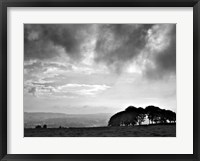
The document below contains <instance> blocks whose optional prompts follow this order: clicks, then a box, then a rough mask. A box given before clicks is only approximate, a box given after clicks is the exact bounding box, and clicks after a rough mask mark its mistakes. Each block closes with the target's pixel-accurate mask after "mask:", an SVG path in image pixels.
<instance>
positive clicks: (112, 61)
mask: <svg viewBox="0 0 200 161" xmlns="http://www.w3.org/2000/svg"><path fill="white" fill-rule="evenodd" d="M151 26H152V25H148V24H146V25H137V24H123V25H121V24H113V25H100V26H99V30H98V39H97V43H96V49H95V50H96V58H95V60H96V62H101V63H105V64H106V65H107V66H109V67H111V68H112V69H114V70H115V71H118V72H120V71H121V70H122V69H123V67H124V65H125V64H127V62H129V61H130V60H132V59H133V58H135V57H137V56H138V55H139V54H140V53H141V50H142V49H144V48H145V45H146V43H147V39H146V35H147V31H148V29H150V28H151Z"/></svg>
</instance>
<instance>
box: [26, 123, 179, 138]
mask: <svg viewBox="0 0 200 161" xmlns="http://www.w3.org/2000/svg"><path fill="white" fill-rule="evenodd" d="M24 136H25V137H176V125H143V126H134V127H131V126H129V127H87V128H63V129H59V128H49V129H25V130H24Z"/></svg>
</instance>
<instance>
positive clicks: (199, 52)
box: [0, 0, 200, 161]
mask: <svg viewBox="0 0 200 161" xmlns="http://www.w3.org/2000/svg"><path fill="white" fill-rule="evenodd" d="M8 7H193V83H194V86H193V111H194V112H193V118H194V119H193V154H126V155H125V154H104V155H102V154H62V155H58V154H56V155H54V154H48V155H47V154H30V155H29V154H26V155H24V154H7V94H8V93H7V81H8V80H7V70H8V68H7V8H8ZM0 14H1V15H0V21H1V27H0V37H1V43H0V50H1V52H0V69H1V70H0V159H1V160H4V161H9V160H12V161H21V160H26V161H29V160H37V161H39V160H70V161H72V160H76V161H78V160H80V161H81V160H105V161H108V160H110V161H111V160H113V161H114V160H115V161H122V160H140V161H146V160H149V161H150V160H152V161H153V160H155V159H156V160H161V161H168V160H170V161H173V160H176V161H177V160H181V161H192V160H193V161H198V160H200V159H199V158H200V139H199V136H200V110H199V108H200V99H199V91H200V86H199V80H200V75H198V74H199V72H200V2H199V0H26V1H25V0H1V2H0Z"/></svg>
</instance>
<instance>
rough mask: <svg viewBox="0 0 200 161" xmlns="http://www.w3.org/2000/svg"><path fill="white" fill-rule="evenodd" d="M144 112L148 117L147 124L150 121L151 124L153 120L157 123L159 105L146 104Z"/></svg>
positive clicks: (159, 113) (159, 115)
mask: <svg viewBox="0 0 200 161" xmlns="http://www.w3.org/2000/svg"><path fill="white" fill-rule="evenodd" d="M145 112H146V114H147V117H148V119H149V124H150V121H151V123H152V124H153V122H155V123H158V122H159V121H160V119H161V109H160V108H159V107H156V106H153V105H151V106H147V107H146V108H145Z"/></svg>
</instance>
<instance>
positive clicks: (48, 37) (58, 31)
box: [24, 24, 92, 60]
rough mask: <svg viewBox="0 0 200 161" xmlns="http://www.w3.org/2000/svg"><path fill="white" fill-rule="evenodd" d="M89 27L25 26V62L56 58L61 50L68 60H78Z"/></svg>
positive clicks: (88, 35)
mask: <svg viewBox="0 0 200 161" xmlns="http://www.w3.org/2000/svg"><path fill="white" fill-rule="evenodd" d="M90 27H92V26H91V25H80V24H25V25H24V44H25V45H24V55H25V60H29V59H48V58H53V57H57V56H59V55H60V53H61V52H63V51H62V49H64V53H65V54H67V55H68V56H69V57H70V58H72V59H74V60H76V59H79V58H80V57H81V49H82V47H83V46H82V45H83V44H84V42H85V41H87V39H88V38H89V37H90V32H91V30H92V29H91V28H90Z"/></svg>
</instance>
